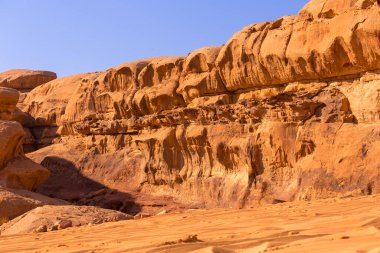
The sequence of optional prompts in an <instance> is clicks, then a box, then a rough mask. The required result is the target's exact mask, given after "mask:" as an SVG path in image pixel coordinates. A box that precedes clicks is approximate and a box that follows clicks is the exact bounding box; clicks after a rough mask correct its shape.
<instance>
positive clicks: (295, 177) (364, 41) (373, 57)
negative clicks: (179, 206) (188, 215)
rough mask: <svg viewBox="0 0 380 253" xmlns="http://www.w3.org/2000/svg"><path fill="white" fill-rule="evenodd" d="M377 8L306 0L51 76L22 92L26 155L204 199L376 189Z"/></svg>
mask: <svg viewBox="0 0 380 253" xmlns="http://www.w3.org/2000/svg"><path fill="white" fill-rule="evenodd" d="M379 17H380V4H379V2H378V1H374V0H341V1H336V0H312V1H311V2H310V3H309V4H307V5H306V6H305V7H304V8H303V9H302V10H301V11H300V12H299V14H298V15H296V16H288V17H283V18H280V19H278V20H276V21H273V22H266V23H261V24H254V25H250V26H248V27H246V28H244V29H243V30H242V31H240V32H238V33H236V34H235V35H234V36H233V37H232V38H231V39H230V40H229V41H228V42H227V43H226V44H225V45H224V46H221V47H208V48H202V49H199V50H196V51H194V52H192V53H191V54H189V55H188V56H187V57H161V58H151V59H145V60H141V61H137V62H132V63H126V64H123V65H120V66H117V67H114V68H111V69H109V70H107V71H104V72H97V73H87V74H80V75H75V76H70V77H65V78H60V79H56V80H53V81H50V82H48V83H46V84H43V85H41V86H39V87H37V88H35V89H33V90H32V91H31V92H30V93H28V95H27V96H26V98H25V99H24V100H23V101H22V103H20V104H19V107H20V109H21V110H22V111H23V112H25V113H26V114H27V115H30V116H31V117H32V118H33V119H32V120H31V121H29V123H28V129H29V130H30V133H31V135H32V137H33V138H32V139H33V140H34V142H33V145H34V148H35V149H38V150H37V151H35V152H33V153H30V154H29V155H28V156H29V157H30V158H31V159H33V160H34V161H36V162H38V163H41V164H42V165H44V166H45V167H47V168H48V169H49V170H50V171H52V172H54V171H56V170H57V168H59V170H60V171H64V170H69V168H70V169H74V170H76V171H80V174H81V175H83V176H84V177H87V178H90V179H91V180H94V181H96V182H99V183H101V184H103V185H105V186H108V187H113V188H117V189H119V190H123V191H130V192H140V193H149V194H156V195H171V196H175V197H176V198H178V199H179V200H180V201H181V202H185V203H200V204H201V205H203V206H235V207H236V206H247V205H251V204H257V203H262V202H274V203H276V202H282V201H292V200H298V199H312V198H320V197H328V196H335V195H341V194H354V195H357V194H372V193H374V192H378V191H379V183H380V173H379V170H378V168H379V166H380V163H379V160H378V157H379V155H380V149H379V148H378V145H379V143H380V125H379V123H380V104H379V90H380V72H379V70H380V22H379ZM66 183H67V182H65V184H66ZM57 186H60V187H58V188H60V189H62V188H64V187H70V185H63V184H62V182H60V181H59V180H57V177H54V173H53V176H52V177H51V178H50V179H49V180H48V181H47V182H46V183H45V184H44V185H43V186H42V188H41V189H40V191H41V192H43V193H46V194H50V195H51V196H56V197H62V194H61V193H60V192H59V191H58V190H57Z"/></svg>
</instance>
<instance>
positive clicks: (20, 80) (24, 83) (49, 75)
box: [0, 69, 57, 90]
mask: <svg viewBox="0 0 380 253" xmlns="http://www.w3.org/2000/svg"><path fill="white" fill-rule="evenodd" d="M56 78H57V74H55V73H54V72H50V71H37V70H27V69H12V70H8V71H5V72H2V73H0V87H8V88H13V89H17V90H31V89H34V88H36V87H37V86H40V85H41V84H44V83H47V82H49V81H52V80H54V79H56Z"/></svg>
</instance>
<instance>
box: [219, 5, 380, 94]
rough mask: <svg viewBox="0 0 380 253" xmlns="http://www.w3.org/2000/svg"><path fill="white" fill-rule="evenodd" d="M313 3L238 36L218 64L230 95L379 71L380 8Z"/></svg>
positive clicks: (222, 52) (224, 49) (231, 41)
mask: <svg viewBox="0 0 380 253" xmlns="http://www.w3.org/2000/svg"><path fill="white" fill-rule="evenodd" d="M362 2H363V1H359V0H354V1H350V0H343V1H334V0H313V1H311V2H310V3H309V4H307V5H306V6H305V8H304V9H302V10H301V11H300V13H299V14H298V15H297V16H290V17H283V18H280V19H278V20H276V21H274V22H266V23H262V24H254V25H251V26H248V27H246V28H245V29H243V30H242V31H240V32H238V33H237V34H235V35H234V36H233V37H232V38H231V39H230V40H229V41H228V42H227V44H226V45H225V46H224V47H223V48H222V50H221V53H220V54H219V56H218V59H217V60H216V65H217V66H218V68H219V70H220V74H221V77H222V80H223V81H224V84H225V86H226V88H227V89H228V90H230V91H234V90H241V89H246V88H254V87H260V86H263V85H275V84H284V83H289V82H294V81H301V80H313V79H320V78H329V77H337V76H343V75H352V74H358V73H361V72H363V71H367V70H373V69H379V68H380V60H379V59H380V41H379V32H380V23H379V22H377V19H378V16H379V5H378V3H377V2H376V1H367V2H368V4H367V5H365V6H363V5H360V4H359V3H362Z"/></svg>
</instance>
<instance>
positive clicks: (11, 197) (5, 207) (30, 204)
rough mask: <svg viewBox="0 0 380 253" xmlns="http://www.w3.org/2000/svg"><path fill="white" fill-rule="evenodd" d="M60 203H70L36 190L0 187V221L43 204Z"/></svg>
mask: <svg viewBox="0 0 380 253" xmlns="http://www.w3.org/2000/svg"><path fill="white" fill-rule="evenodd" d="M58 204H59V205H63V204H68V203H67V202H65V201H63V200H58V199H52V198H49V197H46V196H44V195H41V194H38V193H34V192H29V191H25V190H15V189H9V188H3V187H0V223H4V222H6V221H9V220H12V219H14V218H16V217H17V216H19V215H21V214H23V213H26V212H28V211H29V210H32V209H34V208H36V207H39V206H42V205H58Z"/></svg>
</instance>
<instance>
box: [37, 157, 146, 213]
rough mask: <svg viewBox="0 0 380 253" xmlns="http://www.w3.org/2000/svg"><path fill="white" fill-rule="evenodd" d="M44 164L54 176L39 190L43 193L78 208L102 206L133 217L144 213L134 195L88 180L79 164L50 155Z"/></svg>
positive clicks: (42, 163)
mask: <svg viewBox="0 0 380 253" xmlns="http://www.w3.org/2000/svg"><path fill="white" fill-rule="evenodd" d="M41 165H42V166H44V167H45V168H47V169H48V170H49V171H50V172H51V175H50V177H49V179H48V180H47V181H46V182H45V183H44V184H42V185H41V187H39V188H38V190H37V192H39V193H42V194H45V195H48V196H49V197H52V198H58V199H63V200H66V201H69V202H72V203H74V204H77V205H87V206H98V207H102V208H105V209H112V210H117V211H121V212H124V213H128V214H131V215H135V214H137V213H139V212H140V211H141V206H140V205H139V204H137V203H136V202H135V199H134V197H133V196H132V195H131V194H128V193H125V192H120V191H117V190H114V189H110V188H108V187H107V186H105V185H103V184H101V183H99V182H96V181H94V180H92V179H90V178H88V177H85V176H84V175H83V174H82V173H80V171H79V169H78V168H77V167H76V166H75V164H73V163H72V162H70V161H68V160H66V159H63V158H60V157H56V156H48V157H46V158H45V159H44V160H43V161H42V162H41Z"/></svg>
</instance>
